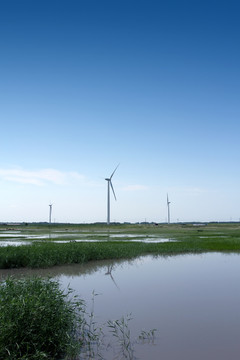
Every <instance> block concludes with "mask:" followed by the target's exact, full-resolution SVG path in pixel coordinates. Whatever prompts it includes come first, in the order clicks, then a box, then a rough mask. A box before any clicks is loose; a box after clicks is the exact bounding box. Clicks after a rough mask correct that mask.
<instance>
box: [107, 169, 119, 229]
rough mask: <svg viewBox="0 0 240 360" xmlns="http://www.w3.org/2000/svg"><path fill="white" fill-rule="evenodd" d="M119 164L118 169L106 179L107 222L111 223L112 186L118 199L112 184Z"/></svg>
mask: <svg viewBox="0 0 240 360" xmlns="http://www.w3.org/2000/svg"><path fill="white" fill-rule="evenodd" d="M118 167H119V164H118V166H117V167H116V169H115V170H114V171H113V173H112V175H111V176H110V178H106V179H105V180H106V181H107V182H108V187H107V224H108V225H109V224H110V187H111V188H112V192H113V195H114V197H115V200H117V198H116V195H115V192H114V189H113V185H112V177H113V175H114V173H115V171H116V170H117V168H118Z"/></svg>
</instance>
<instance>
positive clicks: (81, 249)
mask: <svg viewBox="0 0 240 360" xmlns="http://www.w3.org/2000/svg"><path fill="white" fill-rule="evenodd" d="M27 228H28V232H27V230H26V226H25V227H24V226H18V227H16V228H14V229H16V230H17V231H18V233H17V232H16V233H15V234H14V238H15V239H17V236H18V235H20V236H23V235H24V234H29V233H30V234H32V233H35V234H37V235H38V236H39V237H40V238H41V234H42V236H43V239H42V240H43V241H42V242H35V243H33V244H32V245H22V246H19V247H13V246H7V247H2V248H0V268H2V269H7V268H20V267H32V268H37V267H50V266H54V265H63V264H74V263H84V262H88V261H92V260H106V259H120V258H123V259H124V258H125V259H131V258H134V257H137V256H140V255H144V254H156V255H159V254H163V255H165V254H166V255H174V254H183V253H189V252H192V253H201V252H209V251H222V252H239V251H240V226H239V224H238V223H236V224H231V223H230V224H207V225H201V226H199V225H197V226H196V225H193V224H175V225H174V224H171V225H159V226H155V225H116V226H115V225H112V226H110V227H106V226H103V225H101V226H99V225H68V226H66V225H64V226H63V225H61V226H56V227H52V228H51V234H59V233H60V234H62V235H61V236H62V237H63V238H64V239H65V240H66V239H68V234H69V232H70V231H71V232H73V231H74V236H75V238H79V237H80V236H82V235H83V234H84V236H85V238H89V239H91V240H93V239H95V240H99V239H102V238H103V236H105V237H107V236H109V234H110V235H111V234H114V236H116V235H119V236H121V239H122V240H124V239H125V241H119V238H116V239H115V240H113V241H112V240H111V241H101V242H79V243H77V242H70V243H58V244H56V243H54V242H53V241H51V239H50V241H49V239H47V240H46V239H45V238H44V234H46V230H47V229H48V230H49V228H47V227H46V226H45V227H44V226H43V227H42V226H28V227H27ZM0 230H1V229H0ZM10 231H13V230H12V229H10ZM2 232H3V233H4V234H7V230H6V229H5V228H2ZM103 234H104V235H103ZM129 235H131V236H132V238H131V239H135V238H137V237H138V236H146V238H147V237H151V236H153V240H154V239H156V240H157V238H158V237H159V238H170V239H172V240H176V241H174V242H165V243H157V242H155V243H143V242H133V241H129V238H128V236H129ZM26 236H27V235H26ZM19 239H22V238H20V237H19ZM69 239H71V240H72V239H73V237H72V233H71V236H70V235H69ZM126 239H128V241H126Z"/></svg>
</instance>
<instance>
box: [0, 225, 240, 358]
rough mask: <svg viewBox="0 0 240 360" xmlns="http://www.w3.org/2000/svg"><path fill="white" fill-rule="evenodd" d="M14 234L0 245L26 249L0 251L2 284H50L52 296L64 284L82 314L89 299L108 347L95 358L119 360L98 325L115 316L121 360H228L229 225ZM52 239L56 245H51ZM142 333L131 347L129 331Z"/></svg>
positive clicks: (237, 326)
mask: <svg viewBox="0 0 240 360" xmlns="http://www.w3.org/2000/svg"><path fill="white" fill-rule="evenodd" d="M22 228H23V229H22ZM22 228H21V227H19V228H18V229H16V230H15V231H14V232H13V230H7V229H6V228H4V227H3V229H2V231H1V234H6V235H10V234H13V235H11V236H1V238H0V239H1V240H0V241H3V242H6V241H7V242H8V241H9V242H11V241H21V240H22V241H26V242H28V241H29V242H31V246H29V245H27V246H26V245H22V246H11V245H8V246H4V247H2V248H1V249H0V254H1V264H2V265H3V266H1V267H2V269H1V270H0V276H1V278H2V280H3V281H4V279H6V277H8V276H9V275H10V276H13V277H15V278H28V277H34V276H41V277H43V278H47V277H49V276H50V277H51V278H53V279H54V280H56V281H58V282H59V284H60V287H61V289H63V290H65V289H67V288H68V286H70V287H71V288H72V289H73V291H74V293H76V294H77V295H78V296H79V297H80V298H81V299H84V300H85V301H86V304H87V311H88V312H89V313H91V311H92V306H93V292H94V294H95V295H94V319H95V320H94V321H95V322H96V324H97V326H98V327H99V328H101V329H103V331H104V333H105V340H104V341H105V344H108V346H106V347H105V348H104V347H102V349H101V352H102V353H101V355H102V357H103V358H104V359H106V360H108V359H109V360H111V359H113V358H116V359H120V358H121V356H120V355H118V354H117V352H116V347H117V345H118V344H115V345H116V346H113V345H111V346H110V345H109V344H111V340H110V334H109V326H107V324H108V321H109V320H111V321H114V320H116V319H120V318H121V317H122V316H123V317H124V318H126V319H127V318H128V317H131V320H130V321H129V322H128V329H129V331H130V332H131V343H132V348H133V349H134V352H133V353H132V357H130V356H129V357H128V358H132V359H133V358H136V359H142V360H143V359H148V360H151V359H164V360H168V359H171V360H175V359H178V360H179V359H180V360H181V359H185V360H190V359H197V360H198V359H203V358H204V359H207V360H208V359H209V360H210V359H215V358H216V359H218V360H221V359H230V360H235V359H237V358H238V354H239V350H240V346H239V333H240V316H239V315H238V307H239V302H240V287H239V285H238V284H239V276H240V275H239V274H240V254H239V250H240V227H239V224H238V223H236V224H204V225H201V226H198V225H194V224H187V225H183V224H175V225H173V224H171V225H169V226H168V225H162V226H161V225H160V226H159V225H158V226H156V225H153V224H151V225H139V226H137V225H135V226H133V225H131V226H124V225H122V226H120V225H117V226H110V228H107V227H101V226H94V225H93V226H92V227H91V226H90V227H87V226H84V225H83V226H79V227H77V226H72V227H71V228H70V227H69V226H68V227H67V228H68V230H66V226H65V228H64V229H63V228H59V227H58V228H55V229H54V228H52V229H50V231H49V229H48V228H45V229H43V228H41V227H40V229H37V228H31V227H30V228H29V227H28V229H25V228H24V227H22ZM69 228H70V229H69ZM11 231H12V233H11ZM18 235H20V236H18ZM49 235H50V236H49ZM29 236H30V237H29ZM31 236H32V237H31ZM34 236H36V237H37V238H34ZM10 239H11V240H10ZM119 239H121V240H119ZM56 240H57V241H58V243H54V241H56ZM81 240H83V241H81ZM159 240H160V241H159ZM164 240H165V241H164ZM35 241H36V243H35ZM66 241H69V243H66ZM77 241H78V242H77ZM88 241H89V242H88ZM154 241H155V243H154ZM61 242H62V244H61ZM148 242H149V243H148ZM24 249H25V250H24ZM43 249H44V250H43ZM23 250H24V251H23ZM22 251H23V252H22ZM59 253H60V254H61V253H65V256H60V255H59ZM76 253H77V254H78V255H77V256H75V254H76ZM47 254H48V255H47ZM69 254H71V256H70V255H69ZM83 254H84V256H83ZM40 255H41V256H40ZM80 255H81V256H80ZM4 256H5V260H6V256H8V260H9V262H8V264H9V265H10V264H11V266H5V265H6V264H7V262H6V261H5V263H4V261H3V260H4ZM31 256H32V257H35V262H34V261H32V265H33V266H31V262H28V260H29V259H30V258H31ZM21 257H22V260H21V261H18V260H17V259H18V258H21ZM28 257H29V259H27V258H28ZM37 258H39V259H38V261H36V259H37ZM44 258H45V260H46V258H47V261H43V259H44ZM53 259H55V260H54V264H53ZM56 259H58V261H57V260H56ZM73 259H74V261H72V260H73ZM41 264H43V265H41ZM49 264H50V265H51V266H49ZM12 265H13V266H12ZM52 265H54V266H52ZM150 329H157V331H156V333H155V336H154V338H148V339H145V340H142V341H141V340H140V339H139V333H141V331H146V332H148V331H149V330H150ZM79 358H81V357H79ZM82 358H84V357H82ZM85 358H87V357H85ZM88 358H89V359H90V357H88ZM95 358H97V357H95ZM99 358H100V357H99ZM125 358H127V357H125Z"/></svg>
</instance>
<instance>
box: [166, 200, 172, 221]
mask: <svg viewBox="0 0 240 360" xmlns="http://www.w3.org/2000/svg"><path fill="white" fill-rule="evenodd" d="M170 204H171V202H170V201H169V199H168V194H167V209H168V224H170Z"/></svg>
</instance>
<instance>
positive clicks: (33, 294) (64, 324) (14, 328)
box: [0, 278, 81, 360]
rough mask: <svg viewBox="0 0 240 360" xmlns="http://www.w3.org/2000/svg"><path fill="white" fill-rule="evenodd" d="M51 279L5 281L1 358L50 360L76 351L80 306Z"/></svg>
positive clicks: (0, 295) (0, 297)
mask: <svg viewBox="0 0 240 360" xmlns="http://www.w3.org/2000/svg"><path fill="white" fill-rule="evenodd" d="M67 296H68V295H67V294H64V293H63V291H61V290H60V288H59V284H58V283H57V282H56V281H53V280H50V279H41V278H30V279H22V280H16V279H13V278H8V279H7V280H6V281H5V282H4V283H2V284H1V286H0V359H4V360H20V359H21V360H43V359H47V360H52V359H60V358H61V359H62V358H63V357H64V358H66V359H67V358H69V359H70V358H71V357H72V356H74V355H76V354H77V353H78V351H79V343H78V342H77V340H75V338H74V333H75V331H76V328H77V319H78V312H79V310H81V303H79V302H74V301H70V300H69V299H68V298H67Z"/></svg>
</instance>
